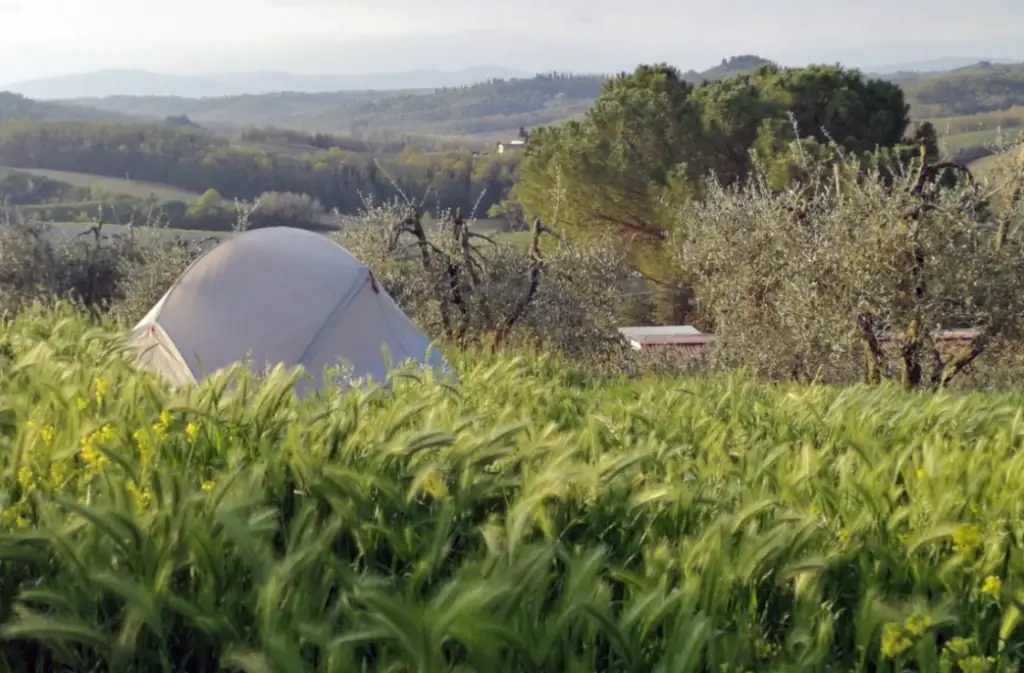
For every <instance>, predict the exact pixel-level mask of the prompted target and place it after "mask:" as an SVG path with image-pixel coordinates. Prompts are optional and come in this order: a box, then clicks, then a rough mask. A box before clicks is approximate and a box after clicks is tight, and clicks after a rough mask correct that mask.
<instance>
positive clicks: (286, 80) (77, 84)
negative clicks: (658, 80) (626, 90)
mask: <svg viewBox="0 0 1024 673" xmlns="http://www.w3.org/2000/svg"><path fill="white" fill-rule="evenodd" d="M534 74H535V73H532V72H529V71H525V70H516V69H513V68H502V67H498V66H487V65H484V66H474V67H470V68H462V69H459V70H440V69H433V68H422V69H415V70H406V71H399V72H387V73H351V74H337V75H334V74H328V75H319V74H297V73H291V72H287V71H273V70H254V71H251V72H244V71H243V72H225V73H209V74H199V75H180V74H169V73H161V72H155V71H151V70H146V69H142V68H110V69H104V70H93V71H87V72H79V73H69V74H66V75H55V76H52V77H40V78H36V79H30V80H22V81H19V82H12V83H9V84H5V85H0V90H7V91H10V92H12V93H17V94H21V95H23V96H26V97H28V98H32V99H35V100H67V99H74V98H105V97H113V96H140V97H141V96H169V97H179V98H220V97H226V96H246V95H263V94H270V93H280V92H295V93H325V92H331V91H373V90H378V91H391V90H404V89H436V88H443V87H452V86H469V85H472V84H475V83H478V82H481V81H486V80H489V79H495V78H504V79H509V78H514V77H532V76H533V75H534Z"/></svg>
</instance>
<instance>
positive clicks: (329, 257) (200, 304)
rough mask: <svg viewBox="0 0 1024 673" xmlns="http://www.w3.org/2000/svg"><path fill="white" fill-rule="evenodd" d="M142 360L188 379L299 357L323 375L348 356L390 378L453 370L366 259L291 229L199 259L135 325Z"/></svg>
mask: <svg viewBox="0 0 1024 673" xmlns="http://www.w3.org/2000/svg"><path fill="white" fill-rule="evenodd" d="M129 343H130V344H131V346H132V347H133V348H135V349H136V350H137V351H138V363H139V365H140V366H141V367H143V368H146V369H150V370H153V371H155V372H157V373H159V374H161V375H162V376H163V377H164V378H166V379H168V380H169V381H170V382H171V383H173V384H177V385H184V384H189V383H194V382H198V381H200V380H202V378H204V377H205V376H206V375H208V374H212V373H213V372H215V371H217V370H219V369H222V368H224V367H229V366H231V365H233V364H235V363H239V362H250V363H251V365H252V366H253V367H254V368H257V369H262V368H263V367H272V366H274V365H278V364H283V365H285V366H291V367H294V366H296V365H302V366H303V367H304V368H305V370H306V373H307V374H308V375H312V376H313V377H314V381H308V380H303V381H300V382H299V384H297V386H296V392H297V393H299V394H300V395H302V394H304V393H305V392H306V390H307V388H309V387H310V385H311V384H313V385H315V387H316V388H319V387H320V384H321V383H322V376H323V372H324V368H325V367H331V366H335V365H340V364H342V363H343V362H345V363H347V364H348V365H350V367H351V371H350V374H351V375H353V376H356V377H366V376H372V377H373V379H374V380H376V381H383V380H384V379H385V378H386V376H387V373H388V366H387V360H385V350H386V351H387V353H388V355H387V357H388V359H390V361H391V362H392V363H393V366H398V365H400V364H401V363H403V362H404V361H408V360H413V361H416V362H419V363H422V364H425V365H428V366H430V367H433V368H435V369H446V368H447V365H446V363H445V362H444V360H443V359H442V358H441V356H440V353H438V352H437V351H435V350H433V349H431V348H430V343H429V341H428V340H427V338H426V337H425V336H424V335H423V334H422V333H420V331H419V330H418V329H416V326H415V325H413V323H412V321H411V320H409V318H408V317H407V316H406V315H405V313H404V312H403V311H402V309H401V308H399V306H398V304H396V303H395V301H394V300H393V299H392V298H391V297H390V296H389V295H388V294H387V292H385V291H384V289H383V288H381V287H379V286H378V284H377V282H376V280H375V279H374V278H373V274H372V273H371V272H370V269H369V267H367V266H366V265H365V264H363V263H361V262H360V261H358V260H357V259H356V258H355V257H353V256H352V255H351V254H349V252H348V251H347V250H345V249H344V248H343V247H341V246H340V245H338V244H337V243H335V242H334V241H332V240H331V239H330V238H328V237H326V236H324V235H322V234H317V233H313V232H310V231H305V230H302V229H292V228H289V227H268V228H265V229H254V230H251V231H247V232H244V233H241V234H238V235H236V236H234V237H232V238H231V239H229V240H227V241H225V242H223V243H221V244H220V245H218V246H216V247H214V248H213V249H212V250H210V251H208V252H206V253H205V254H203V255H202V256H201V257H199V259H197V260H196V261H195V262H193V263H192V265H191V266H189V267H188V269H186V270H185V272H184V273H183V274H182V275H181V277H179V278H178V280H177V281H176V282H175V283H174V285H173V286H172V287H171V289H170V290H168V291H167V293H166V294H165V295H164V296H163V298H162V299H160V301H159V302H157V304H156V306H154V307H153V308H152V310H150V312H149V313H148V314H147V315H146V317H144V318H143V319H142V320H141V321H139V323H138V324H137V325H136V326H135V327H134V328H133V329H132V333H131V336H130V338H129Z"/></svg>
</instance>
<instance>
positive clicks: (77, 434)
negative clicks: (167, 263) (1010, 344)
mask: <svg viewBox="0 0 1024 673" xmlns="http://www.w3.org/2000/svg"><path fill="white" fill-rule="evenodd" d="M117 339H118V336H117V332H115V331H111V330H110V329H109V328H108V329H104V330H99V331H97V330H96V329H95V328H89V327H88V326H87V324H86V322H85V321H84V320H83V319H81V318H75V317H73V316H71V314H68V313H63V314H57V315H51V314H41V313H39V312H36V313H35V314H23V315H22V316H21V317H20V318H19V319H18V320H17V321H16V322H15V323H13V324H12V325H10V326H9V327H7V328H5V329H4V331H3V332H2V333H0V342H2V343H3V353H4V355H3V358H2V359H0V367H2V368H3V372H2V374H3V375H2V376H0V389H2V395H3V398H4V400H5V409H4V412H3V414H4V416H3V417H4V419H5V420H4V424H3V434H4V442H5V444H6V449H5V450H4V451H3V452H0V475H2V478H3V490H2V494H3V495H2V497H3V498H4V501H3V513H2V516H0V521H2V523H0V525H2V528H3V532H2V533H0V551H2V555H3V563H4V571H3V574H2V578H0V586H2V588H3V592H4V593H3V595H4V597H5V598H4V602H3V603H2V605H3V611H2V613H0V622H2V632H3V635H4V637H5V638H6V639H7V641H6V642H5V644H4V646H3V648H0V669H2V670H10V671H13V670H17V671H28V670H33V671H42V670H55V671H57V670H73V671H91V670H97V671H98V670H117V671H171V670H175V671H177V670H189V671H194V672H196V673H202V672H205V671H215V670H222V667H223V669H227V670H242V671H250V672H254V673H255V672H257V671H289V672H292V671H310V672H311V671H325V672H326V671H332V672H333V671H339V672H340V671H420V672H423V673H428V672H429V673H434V672H440V671H463V672H468V671H478V672H481V673H484V672H487V673H503V672H510V673H511V672H524V673H525V672H536V671H551V672H553V673H554V672H562V671H581V672H582V671H587V672H588V673H589V672H602V673H603V672H611V671H615V672H622V673H626V672H637V673H646V672H652V673H653V672H655V671H673V672H676V671H708V672H714V673H720V672H722V671H728V672H730V673H732V672H736V673H741V672H743V671H755V670H756V671H764V670H774V671H854V670H859V671H889V670H892V671H897V670H906V671H911V670H914V671H963V672H965V673H967V672H970V671H985V670H991V671H995V670H1001V671H1009V670H1017V666H1018V665H1019V662H1020V659H1021V657H1022V654H1021V645H1022V642H1024V639H1022V632H1021V630H1020V615H1021V612H1020V606H1021V601H1022V600H1024V559H1022V557H1021V555H1020V540H1021V536H1022V535H1024V518H1022V517H1021V515H1020V503H1021V502H1022V501H1024V454H1022V453H1021V452H1020V446H1021V444H1022V442H1024V421H1022V420H1021V415H1020V408H1021V405H1022V403H1024V397H1022V396H1021V395H966V396H961V395H953V394H940V395H935V396H929V397H924V396H921V395H914V394H908V393H903V392H899V391H896V390H894V389H890V388H884V387H882V388H874V389H866V388H851V389H846V390H839V389H828V388H818V387H805V388H799V387H787V386H782V387H777V388H773V387H765V386H760V385H756V384H752V383H748V382H745V381H744V380H742V379H739V378H735V379H711V380H700V381H697V380H671V379H661V380H647V381H638V382H630V383H625V382H614V381H611V382H602V381H599V380H595V379H591V378H588V377H587V376H585V375H583V374H580V373H579V372H575V371H573V370H571V369H569V368H567V367H566V366H562V365H559V364H556V363H554V362H551V361H548V360H545V359H543V358H528V359H518V360H508V359H499V360H493V359H479V358H475V357H471V356H467V357H460V358H459V359H457V360H456V364H457V369H458V372H459V382H458V383H457V384H456V385H455V386H454V387H453V386H451V385H442V384H439V383H435V382H432V381H430V380H426V381H417V380H415V379H413V378H408V377H405V378H400V379H398V380H397V381H396V383H395V387H394V389H393V390H392V391H390V392H383V391H371V392H366V393H364V392H350V394H348V395H347V396H335V395H327V396H326V397H325V398H324V399H321V400H309V401H306V402H304V403H300V402H297V401H295V400H293V399H292V398H290V397H289V396H288V395H287V394H285V390H286V387H287V383H288V382H287V380H285V379H284V378H282V377H279V376H272V377H271V378H270V379H269V380H268V381H266V382H264V384H263V385H262V387H259V388H256V387H253V386H245V387H240V388H237V389H236V391H235V392H228V393H225V392H224V391H223V387H222V386H221V385H220V384H213V385H208V386H206V387H204V388H203V389H201V390H197V391H184V392H182V393H179V394H171V393H169V392H167V391H165V390H163V389H162V388H161V387H159V386H157V385H155V384H154V383H153V382H151V381H150V380H147V379H145V378H143V377H141V376H140V375H138V374H136V373H133V372H132V371H130V369H129V368H127V367H126V365H125V364H124V363H123V361H121V360H120V359H119V357H118V356H117V355H116V354H115V352H114V349H115V347H116V343H117Z"/></svg>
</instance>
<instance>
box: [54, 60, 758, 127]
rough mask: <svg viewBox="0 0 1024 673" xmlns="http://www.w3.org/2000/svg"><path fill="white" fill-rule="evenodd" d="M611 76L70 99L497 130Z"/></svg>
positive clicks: (696, 78)
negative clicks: (256, 93)
mask: <svg viewBox="0 0 1024 673" xmlns="http://www.w3.org/2000/svg"><path fill="white" fill-rule="evenodd" d="M766 63H769V61H767V60H766V59H763V58H760V57H758V56H736V57H733V58H730V59H724V60H723V61H722V63H721V64H720V65H717V66H715V67H714V68H711V69H709V70H707V71H705V72H696V71H690V72H688V73H685V74H684V77H685V78H686V79H687V80H688V81H690V82H692V83H693V84H700V83H701V82H704V81H715V80H718V79H722V78H724V77H729V76H731V75H735V74H738V73H741V72H745V71H748V70H753V69H754V68H757V67H758V66H760V65H763V64H766ZM606 79H607V76H606V75H563V74H546V75H538V76H535V77H530V78H521V79H492V80H489V81H486V82H480V83H477V84H474V85H471V86H458V87H442V88H438V89H434V90H431V89H406V90H401V91H383V90H362V91H336V92H331V93H301V92H279V93H273V94H265V95H259V96H250V95H246V96H228V97H220V98H204V99H191V98H183V97H171V96H160V97H155V96H153V97H150V96H114V97H107V98H79V99H74V100H71V101H67V102H71V103H74V104H77V105H86V106H90V107H94V108H97V109H102V110H108V111H111V112H121V113H127V114H133V115H145V116H148V117H153V118H160V119H163V118H166V117H171V116H179V115H187V116H188V118H189V119H191V120H192V121H194V122H195V123H197V124H202V125H204V126H206V127H208V128H219V129H227V128H228V127H233V128H234V129H236V130H237V129H239V128H241V127H243V126H277V127H281V128H291V129H299V130H304V131H314V132H322V133H360V132H366V131H381V130H389V131H404V132H410V133H430V134H448V135H487V136H494V135H502V134H505V133H508V132H512V131H514V130H515V129H518V128H519V127H520V126H526V127H531V126H537V125H541V124H550V123H553V122H558V121H562V120H564V119H568V118H571V117H574V116H577V115H580V114H582V113H584V112H585V111H586V110H587V108H589V107H590V104H591V103H592V102H593V100H594V99H595V98H596V97H597V95H598V93H599V92H600V90H601V87H602V86H603V84H604V82H605V80H606Z"/></svg>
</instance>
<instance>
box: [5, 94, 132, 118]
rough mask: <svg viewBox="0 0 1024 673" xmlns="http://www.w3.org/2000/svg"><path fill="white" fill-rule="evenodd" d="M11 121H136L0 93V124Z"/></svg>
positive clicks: (115, 113) (110, 112)
mask: <svg viewBox="0 0 1024 673" xmlns="http://www.w3.org/2000/svg"><path fill="white" fill-rule="evenodd" d="M11 119H26V120H32V121H71V122H130V121H135V120H136V119H135V118H133V117H131V116H130V115H126V114H123V113H121V112H118V111H116V110H97V109H94V108H89V107H83V106H79V105H70V104H66V103H47V102H40V101H36V100H32V99H30V98H25V97H24V96H21V95H19V94H16V93H11V92H9V91H0V122H3V121H8V120H11Z"/></svg>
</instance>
